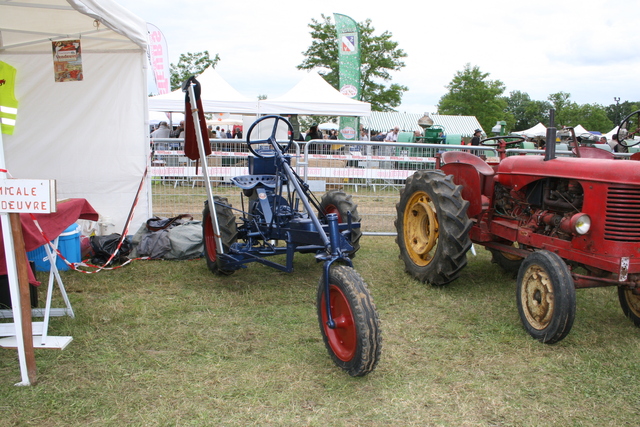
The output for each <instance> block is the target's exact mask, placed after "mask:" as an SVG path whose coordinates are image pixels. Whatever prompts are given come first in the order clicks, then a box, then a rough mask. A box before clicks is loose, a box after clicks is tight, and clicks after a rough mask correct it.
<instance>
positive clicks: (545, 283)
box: [517, 250, 576, 344]
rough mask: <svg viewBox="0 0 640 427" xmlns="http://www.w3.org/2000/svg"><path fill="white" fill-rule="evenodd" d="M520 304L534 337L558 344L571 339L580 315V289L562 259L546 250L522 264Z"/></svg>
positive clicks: (518, 293)
mask: <svg viewBox="0 0 640 427" xmlns="http://www.w3.org/2000/svg"><path fill="white" fill-rule="evenodd" d="M517 303H518V312H519V313H520V319H521V320H522V324H523V325H524V328H525V329H526V330H527V332H528V333H529V334H530V335H531V336H532V337H533V338H535V339H537V340H538V341H540V342H543V343H545V344H554V343H556V342H558V341H560V340H562V339H563V338H564V337H566V336H567V334H568V333H569V331H570V330H571V327H572V326H573V320H574V319H575V316H576V289H575V287H574V284H573V278H572V277H571V272H570V271H569V267H567V264H566V263H565V262H564V261H563V260H562V258H560V256H558V255H556V254H554V253H553V252H549V251H544V250H543V251H538V252H534V253H532V254H531V255H529V256H528V257H526V258H525V259H524V261H522V265H521V266H520V270H519V271H518V287H517Z"/></svg>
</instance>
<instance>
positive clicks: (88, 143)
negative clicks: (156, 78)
mask: <svg viewBox="0 0 640 427" xmlns="http://www.w3.org/2000/svg"><path fill="white" fill-rule="evenodd" d="M146 29H147V26H146V23H145V22H144V21H143V20H141V19H140V18H138V17H137V16H135V15H133V14H132V13H130V12H129V11H127V10H126V9H124V8H123V7H122V6H120V5H118V4H117V3H114V2H113V1H112V0H36V1H33V0H21V1H14V2H11V1H9V2H6V1H0V61H4V62H6V63H8V64H10V65H12V66H13V67H15V68H16V70H17V73H16V86H15V95H16V98H17V100H18V102H19V106H18V114H17V119H16V127H15V132H14V134H13V135H4V149H5V155H6V164H7V169H8V170H9V172H10V173H11V174H12V175H13V176H14V177H17V178H33V179H55V180H56V181H57V188H58V198H75V197H78V198H85V199H87V200H88V201H89V203H91V205H92V206H93V207H94V208H95V209H96V210H97V211H98V212H99V213H100V214H101V215H102V216H104V217H109V218H111V221H112V222H113V223H114V224H115V230H113V231H122V228H123V226H124V223H125V220H126V218H127V216H128V214H129V211H130V209H131V206H132V204H133V202H134V198H135V195H136V192H137V189H138V186H139V184H140V182H141V180H142V177H143V174H144V171H145V168H146V166H147V160H148V153H149V141H148V125H147V123H148V119H147V115H148V111H147V94H146V90H147V83H146V82H147V80H146V79H147V70H146V64H147V56H146V48H147V30H146ZM68 39H74V40H80V47H81V58H82V80H81V81H64V82H55V81H54V63H53V58H52V41H59V40H68ZM150 205H151V202H150V198H149V194H148V192H147V190H146V188H145V190H144V191H143V193H142V194H141V195H140V200H139V203H138V208H137V210H136V215H135V217H134V222H133V224H132V225H131V229H132V230H137V229H138V227H139V226H140V224H141V223H142V222H143V221H145V220H146V219H147V218H148V217H149V216H151V207H150Z"/></svg>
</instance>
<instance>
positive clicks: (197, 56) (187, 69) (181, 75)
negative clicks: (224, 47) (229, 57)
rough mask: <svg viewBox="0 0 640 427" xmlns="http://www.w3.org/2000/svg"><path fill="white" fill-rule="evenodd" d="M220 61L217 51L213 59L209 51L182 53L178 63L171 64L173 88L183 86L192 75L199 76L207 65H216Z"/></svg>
mask: <svg viewBox="0 0 640 427" xmlns="http://www.w3.org/2000/svg"><path fill="white" fill-rule="evenodd" d="M218 61H220V57H219V56H218V54H217V53H216V56H215V57H214V58H213V59H211V57H210V56H209V51H208V50H205V51H204V52H196V53H191V52H187V53H182V54H180V58H179V59H178V64H177V65H175V64H170V65H169V70H170V72H171V90H176V89H178V88H180V87H181V86H182V82H184V81H185V80H187V79H188V78H189V77H191V76H197V75H199V74H201V73H202V72H203V71H204V70H206V69H207V67H209V66H211V67H214V68H215V66H216V64H217V63H218Z"/></svg>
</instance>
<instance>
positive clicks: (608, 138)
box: [602, 126, 618, 141]
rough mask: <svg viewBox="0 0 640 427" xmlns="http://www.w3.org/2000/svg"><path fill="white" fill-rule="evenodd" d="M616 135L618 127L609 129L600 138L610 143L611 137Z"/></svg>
mask: <svg viewBox="0 0 640 427" xmlns="http://www.w3.org/2000/svg"><path fill="white" fill-rule="evenodd" d="M617 134H618V126H616V127H614V128H613V129H611V130H610V131H609V132H607V133H605V134H604V135H602V136H606V137H607V141H611V137H613V135H617Z"/></svg>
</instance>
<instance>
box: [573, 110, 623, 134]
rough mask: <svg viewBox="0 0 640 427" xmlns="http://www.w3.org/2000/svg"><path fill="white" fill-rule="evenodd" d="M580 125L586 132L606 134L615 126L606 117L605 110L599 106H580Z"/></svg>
mask: <svg viewBox="0 0 640 427" xmlns="http://www.w3.org/2000/svg"><path fill="white" fill-rule="evenodd" d="M579 116H580V123H579V124H581V125H582V126H583V127H584V128H585V129H587V130H595V131H598V132H603V133H607V132H609V131H610V130H611V129H613V127H614V126H615V125H614V124H613V121H611V120H610V119H609V117H607V110H606V109H605V107H603V106H602V105H600V104H582V105H581V106H580V109H579Z"/></svg>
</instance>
